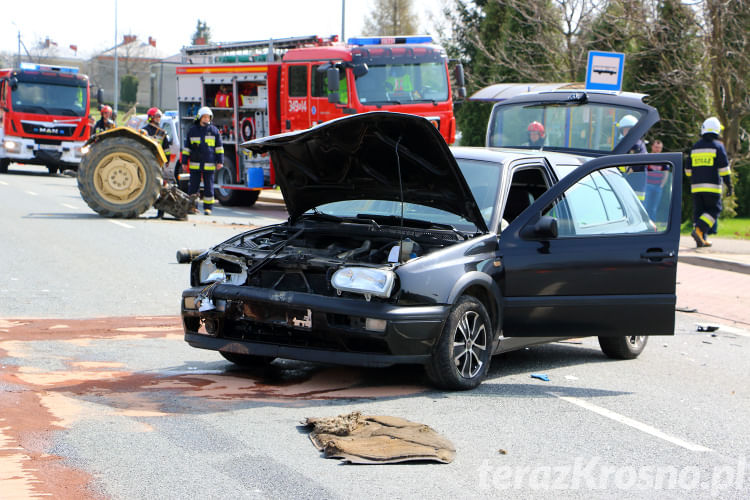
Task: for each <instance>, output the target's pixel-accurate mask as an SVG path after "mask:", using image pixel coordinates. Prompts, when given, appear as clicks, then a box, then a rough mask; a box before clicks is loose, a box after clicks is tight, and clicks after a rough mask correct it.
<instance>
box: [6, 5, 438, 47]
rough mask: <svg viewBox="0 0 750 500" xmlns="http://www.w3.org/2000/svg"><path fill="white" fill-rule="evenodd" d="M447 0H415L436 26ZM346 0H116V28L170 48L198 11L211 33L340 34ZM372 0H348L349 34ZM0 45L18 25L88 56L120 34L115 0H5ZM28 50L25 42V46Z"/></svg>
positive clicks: (9, 41) (191, 27) (12, 38)
mask: <svg viewBox="0 0 750 500" xmlns="http://www.w3.org/2000/svg"><path fill="white" fill-rule="evenodd" d="M442 2H443V0H414V6H415V11H416V13H417V14H418V15H419V18H420V27H421V28H422V30H423V31H424V32H428V31H430V29H431V28H432V26H433V25H432V22H431V21H430V17H429V15H428V14H429V13H430V12H432V13H434V15H438V14H439V10H440V6H441V5H442ZM341 5H342V0H243V1H236V0H225V1H206V0H179V1H172V0H149V1H146V0H117V32H118V39H119V40H120V41H122V35H123V34H133V35H137V36H138V38H139V39H141V40H144V41H145V40H147V39H148V37H149V36H152V37H154V38H155V39H156V43H157V48H159V49H161V50H163V51H164V53H165V55H171V54H175V53H177V52H179V50H180V48H181V47H182V46H183V45H187V44H189V43H190V37H191V36H192V34H193V32H194V31H195V25H196V21H197V20H198V19H201V20H204V21H206V23H207V24H208V26H209V27H210V28H211V36H212V39H213V41H243V40H263V39H267V38H286V37H290V36H303V35H318V36H328V35H333V34H338V35H340V34H341ZM373 5H374V1H373V0H346V24H345V30H346V33H345V35H346V37H347V38H348V37H350V36H355V35H358V34H360V31H361V29H362V25H363V24H364V20H365V17H366V16H367V15H368V14H369V13H370V11H371V10H372V6H373ZM2 10H3V13H2V16H1V18H0V51H3V52H11V53H16V52H17V50H18V38H17V35H18V32H19V31H20V33H21V40H22V41H23V43H24V44H25V45H26V47H28V48H29V50H31V49H32V47H33V46H34V45H35V44H36V43H37V42H38V41H39V40H44V39H45V38H47V37H49V39H50V40H52V41H54V42H56V43H57V44H58V47H60V48H61V49H60V52H63V50H62V48H64V49H65V52H66V53H67V52H68V47H69V46H70V45H77V46H78V55H79V56H83V57H89V56H91V55H92V54H94V53H96V52H100V51H102V50H105V49H108V48H111V47H112V46H113V45H114V40H115V36H114V35H115V0H71V1H62V0H26V1H24V0H10V1H9V0H4V1H3V9H2ZM21 50H22V51H23V48H22V49H21Z"/></svg>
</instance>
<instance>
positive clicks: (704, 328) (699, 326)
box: [695, 323, 719, 332]
mask: <svg viewBox="0 0 750 500" xmlns="http://www.w3.org/2000/svg"><path fill="white" fill-rule="evenodd" d="M695 328H696V330H698V331H699V332H715V331H716V330H718V329H719V325H709V324H708V323H696V324H695Z"/></svg>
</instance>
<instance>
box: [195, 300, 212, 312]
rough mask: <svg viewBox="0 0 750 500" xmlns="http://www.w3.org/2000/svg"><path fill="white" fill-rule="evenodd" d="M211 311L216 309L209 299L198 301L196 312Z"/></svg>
mask: <svg viewBox="0 0 750 500" xmlns="http://www.w3.org/2000/svg"><path fill="white" fill-rule="evenodd" d="M213 309H216V306H215V305H214V303H213V302H212V301H211V299H209V298H208V297H206V298H204V299H201V300H200V306H198V310H199V311H200V312H203V311H211V310H213Z"/></svg>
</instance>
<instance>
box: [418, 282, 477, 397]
mask: <svg viewBox="0 0 750 500" xmlns="http://www.w3.org/2000/svg"><path fill="white" fill-rule="evenodd" d="M491 349H492V325H491V323H490V317H489V314H487V310H486V309H485V307H484V305H482V303H481V302H479V301H478V300H477V299H476V298H474V297H471V296H468V295H464V296H462V297H461V298H459V300H458V301H457V302H456V304H455V305H454V306H453V309H452V310H451V313H450V315H449V316H448V320H447V321H446V323H445V327H444V328H443V332H442V334H441V335H440V339H439V340H438V343H437V345H436V346H435V350H434V352H433V355H432V358H431V359H430V361H429V362H428V363H427V365H426V366H425V370H426V371H427V377H428V378H429V379H430V382H432V383H433V384H434V385H435V386H437V387H439V388H441V389H448V390H458V391H465V390H468V389H473V388H475V387H477V386H478V385H479V384H481V383H482V381H483V380H484V378H485V377H486V376H487V372H488V371H489V368H490V358H491V352H490V351H491Z"/></svg>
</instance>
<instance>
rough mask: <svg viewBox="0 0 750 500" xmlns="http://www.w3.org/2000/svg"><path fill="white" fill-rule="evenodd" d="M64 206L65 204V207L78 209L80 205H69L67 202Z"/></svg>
mask: <svg viewBox="0 0 750 500" xmlns="http://www.w3.org/2000/svg"><path fill="white" fill-rule="evenodd" d="M62 206H64V207H65V208H70V209H73V210H78V209H79V208H80V207H76V206H73V205H68V204H67V203H63V204H62Z"/></svg>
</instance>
